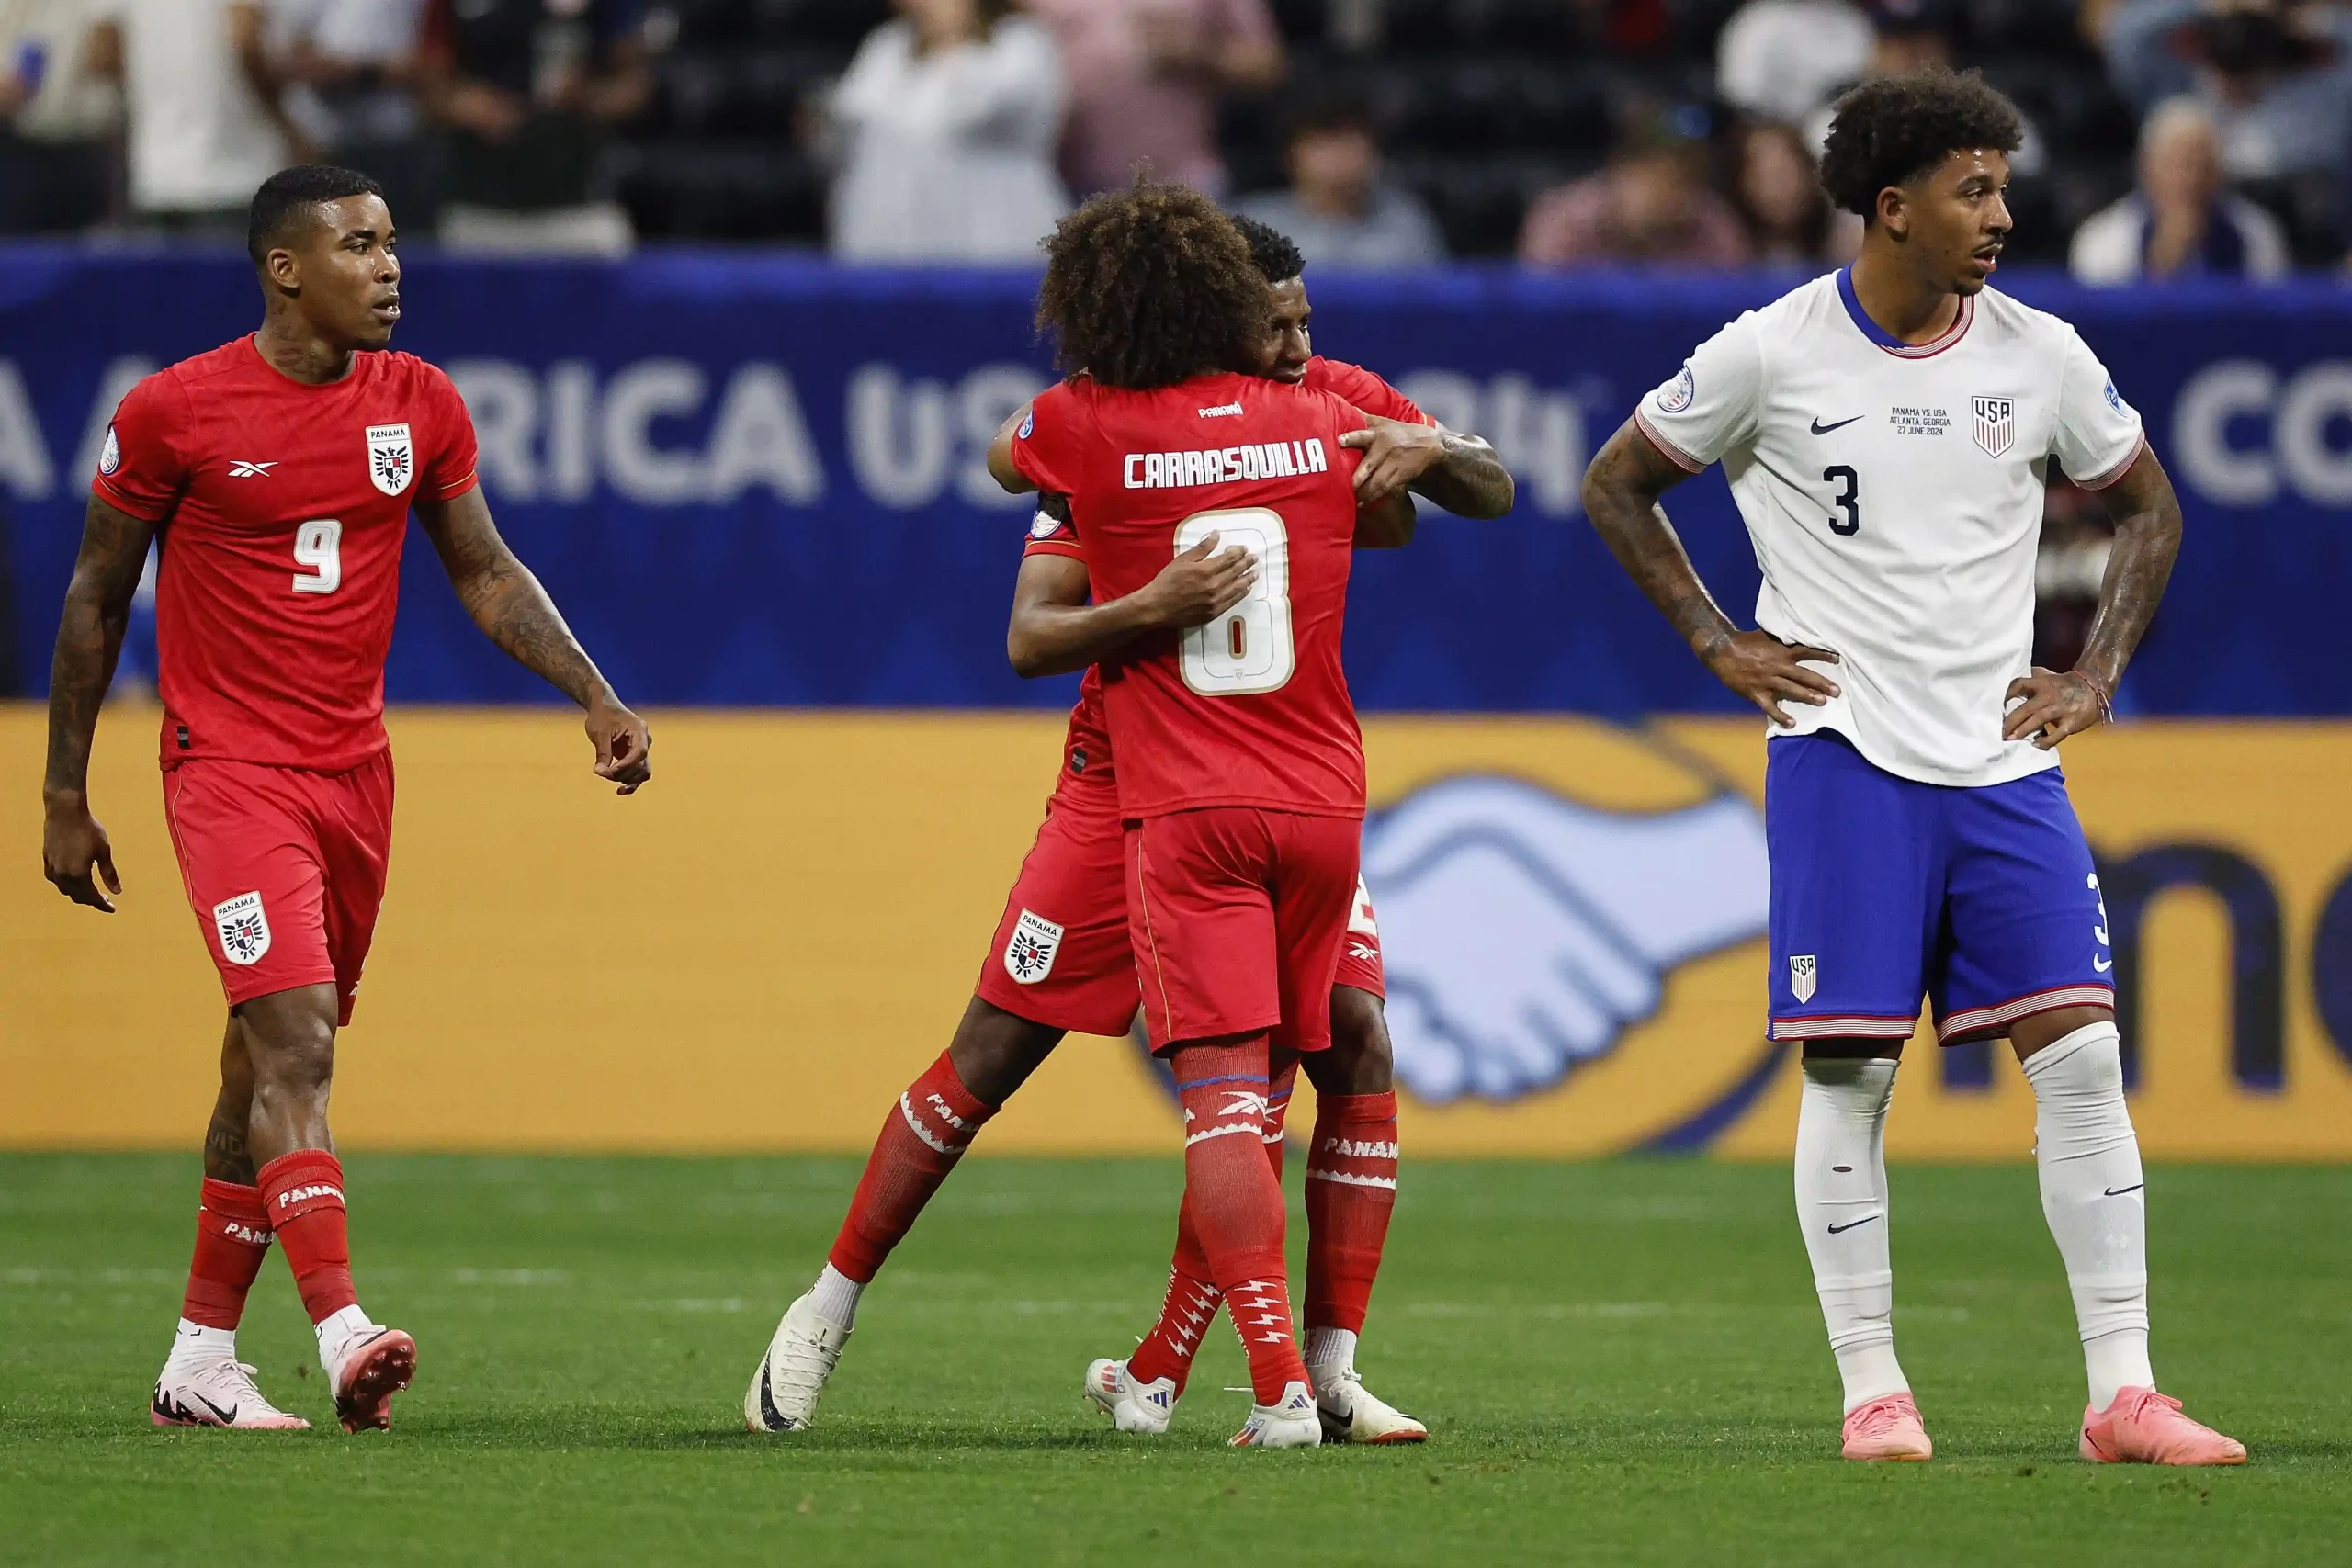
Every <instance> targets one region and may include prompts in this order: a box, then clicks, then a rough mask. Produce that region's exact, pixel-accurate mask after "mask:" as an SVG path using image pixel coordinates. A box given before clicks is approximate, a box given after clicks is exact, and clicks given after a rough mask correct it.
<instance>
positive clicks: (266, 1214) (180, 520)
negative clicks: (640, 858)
mask: <svg viewBox="0 0 2352 1568" xmlns="http://www.w3.org/2000/svg"><path fill="white" fill-rule="evenodd" d="M249 249H250V250H251V253H252V255H253V262H254V271H255V272H256V273H257V274H258V276H259V278H260V282H261V288H262V295H263V299H264V300H265V302H266V308H265V311H264V315H263V320H262V324H261V329H260V330H259V331H258V332H256V333H253V334H251V335H250V336H246V337H242V338H239V339H237V340H236V341H235V342H234V343H231V344H226V345H225V346H223V347H220V348H217V349H214V350H213V351H211V352H210V353H209V354H201V355H197V356H196V357H195V358H193V359H186V360H182V361H181V362H180V363H178V364H176V365H174V366H172V367H169V368H167V369H164V370H162V371H159V372H157V373H156V374H155V375H153V376H150V377H149V378H147V379H145V380H143V381H141V382H140V383H139V385H138V386H136V387H134V388H133V389H131V390H130V393H129V394H128V395H127V396H125V397H124V399H123V400H122V403H121V406H120V407H119V408H118V409H117V410H116V411H115V417H114V423H113V424H112V426H111V427H110V428H109V429H108V431H107V439H106V445H105V447H104V451H103V455H102V456H101V457H100V458H99V460H98V472H97V474H96V478H95V481H94V483H93V486H92V489H91V494H90V504H89V511H88V515H87V518H86V521H85V523H84V525H83V534H82V547H81V554H80V558H78V560H77V561H76V562H75V564H74V581H73V584H72V586H71V587H70V588H69V589H68V590H67V591H66V596H65V609H64V614H63V615H62V617H61V619H60V621H59V623H58V628H57V655H56V663H55V667H54V669H53V671H52V672H51V678H50V690H49V721H50V722H49V767H48V775H47V778H46V780H45V782H44V786H43V790H42V800H43V806H44V808H45V812H46V818H47V822H46V827H45V830H44V833H43V838H42V849H41V854H42V860H43V863H44V865H45V868H46V870H47V873H48V875H49V879H50V880H51V882H52V883H54V884H56V886H57V887H58V890H59V891H60V892H62V893H63V894H64V895H65V896H66V897H70V898H72V899H74V901H75V902H77V903H81V904H86V905H88V906H90V907H91V908H96V909H99V910H109V911H110V910H111V909H112V908H113V907H114V906H113V905H112V904H111V903H110V902H109V901H108V898H107V894H109V893H113V894H119V893H120V892H121V890H122V884H121V880H120V879H119V877H118V876H117V875H116V874H115V867H114V855H113V851H112V849H111V847H110V846H109V845H108V843H107V834H106V829H103V828H101V827H100V826H99V825H98V822H97V819H96V818H95V817H93V816H92V815H91V812H90V802H89V789H88V784H89V759H90V744H91V739H92V737H93V735H94V734H95V732H96V727H97V718H98V708H99V705H100V703H101V702H102V701H103V699H104V698H105V695H106V691H107V682H108V681H109V679H110V678H111V677H112V675H113V672H114V664H115V657H116V655H117V653H118V652H119V650H120V648H121V642H122V633H123V625H124V617H125V615H126V614H127V612H128V610H129V607H130V595H131V591H132V589H133V588H135V587H136V586H137V584H138V581H139V576H140V569H141V564H142V563H143V562H144V560H145V559H146V556H147V549H148V545H149V542H150V541H151V540H154V541H160V542H161V546H162V560H163V565H162V570H161V574H160V576H159V579H158V581H157V585H156V595H155V613H156V638H157V649H158V658H159V674H160V681H159V684H160V686H161V688H162V694H163V701H164V726H163V759H162V760H163V769H164V816H165V819H166V821H167V822H168V824H169V826H170V828H171V833H172V843H173V847H174V848H175V850H176V851H177V852H178V858H179V866H180V876H181V880H182V883H183V885H184V886H185V887H186V889H187V897H188V902H189V903H190V904H191V905H192V906H193V907H194V908H195V910H196V918H197V924H198V927H199V928H200V929H201V930H202V931H203V932H204V939H205V944H206V946H207V947H208V948H209V950H210V952H211V954H212V961H213V964H215V965H216V966H217V967H218V968H219V970H220V982H221V987H222V989H223V991H224V992H225V993H226V995H227V998H228V1004H229V1021H228V1032H227V1033H226V1035H225V1037H224V1038H223V1040H222V1042H221V1046H220V1098H219V1100H218V1101H217V1103H216V1104H215V1106H214V1108H213V1112H212V1122H211V1126H210V1127H209V1129H208V1131H207V1132H206V1134H205V1139H204V1189H203V1199H202V1204H201V1207H200V1209H199V1212H198V1226H197V1243H196V1256H195V1260H194V1262H193V1263H192V1264H191V1266H190V1268H189V1273H188V1284H187V1294H186V1297H185V1299H184V1301H183V1303H182V1306H181V1312H180V1325H179V1332H178V1336H177V1337H176V1339H175V1342H174V1345H173V1348H172V1351H171V1354H170V1356H169V1358H168V1359H166V1361H165V1362H164V1371H163V1374H162V1375H161V1376H160V1377H159V1378H158V1379H157V1380H156V1382H155V1389H154V1393H153V1398H152V1400H151V1402H150V1408H151V1414H152V1417H153V1421H154V1422H155V1424H156V1425H158V1426H194V1427H243V1428H252V1427H304V1426H307V1425H308V1423H307V1422H305V1421H303V1420H302V1419H300V1417H299V1416H289V1415H288V1414H286V1413H284V1412H282V1411H279V1410H277V1409H276V1408H275V1407H274V1406H272V1405H271V1404H270V1403H269V1401H268V1400H266V1399H265V1398H264V1397H263V1396H262V1393H261V1391H260V1390H259V1389H258V1388H257V1387H256V1386H255V1385H254V1381H253V1370H252V1369H251V1368H250V1367H245V1366H242V1365H240V1364H239V1362H238V1360H237V1351H236V1330H237V1322H238V1318H239V1316H240V1314H242V1313H243V1309H244V1302H245V1295H246V1292H248V1291H249V1290H250V1289H251V1287H252V1285H253V1282H254V1279H255V1277H256V1276H257V1275H258V1274H259V1272H260V1269H261V1265H262V1262H263V1260H264V1258H266V1257H267V1255H268V1249H269V1244H270V1242H271V1240H272V1239H273V1237H274V1238H275V1239H277V1241H279V1242H281V1243H283V1244H284V1247H285V1249H286V1260H287V1262H288V1265H289V1266H290V1267H291V1268H292V1269H293V1273H294V1279H295V1283H296V1285H297V1286H298V1287H299V1289H300V1292H301V1296H302V1303H303V1305H304V1306H305V1307H306V1308H307V1309H308V1310H309V1312H310V1314H311V1322H312V1323H313V1324H314V1325H315V1326H316V1328H317V1331H318V1344H319V1361H320V1364H321V1366H322V1367H323V1368H324V1369H325V1371H326V1376H327V1387H328V1390H329V1392H330V1393H332V1395H333V1397H334V1407H335V1414H336V1416H338V1417H339V1418H340V1419H341V1420H342V1423H343V1425H344V1427H345V1429H346V1430H348V1431H355V1432H356V1431H358V1430H360V1429H361V1428H363V1427H389V1426H390V1424H391V1399H392V1395H393V1394H394V1393H397V1392H398V1391H399V1390H401V1389H402V1388H404V1387H406V1386H407V1384H408V1382H409V1379H410V1377H411V1376H412V1374H413V1371H414V1369H415V1364H416V1345H415V1342H414V1341H413V1340H412V1339H411V1338H410V1337H409V1336H408V1335H406V1334H404V1333H402V1332H401V1331H400V1330H399V1329H396V1328H386V1327H382V1326H380V1325H377V1324H376V1323H374V1322H373V1321H371V1320H370V1319H369V1318H368V1314H366V1313H365V1312H363V1311H362V1310H361V1309H360V1306H359V1303H358V1296H357V1294H356V1291H355V1290H354V1288H353V1285H352V1279H351V1257H350V1249H349V1243H348V1239H347V1233H346V1227H345V1206H344V1178H343V1168H342V1166H341V1165H340V1164H339V1163H338V1162H337V1161H336V1159H335V1156H334V1139H333V1137H332V1135H331V1134H329V1132H328V1129H327V1093H328V1088H329V1085H330V1084H331V1083H332V1081H333V1078H334V1046H335V1032H336V1030H337V1029H338V1028H340V1027H341V1026H342V1025H345V1024H347V1023H349V1022H350V1021H351V1012H352V1004H353V1000H354V998H355V995H356V992H357V990H358V987H359V975H360V969H361V967H362V965H363V964H365V963H366V961H367V957H368V943H369V941H370V939H371V938H372V936H373V935H374V933H375V928H376V916H377V911H378V909H379V907H380V905H381V903H382V900H383V896H384V877H385V871H386V864H387V861H388V859H389V856H390V849H391V823H392V762H391V756H390V751H389V750H388V745H389V742H388V740H387V739H386V736H385V733H384V724H383V694H384V656H385V653H386V650H387V649H389V648H390V643H391V637H392V618H393V606H394V602H395V600H396V598H397V596H398V592H399V588H400V559H401V540H402V537H403V536H404V535H405V534H406V532H407V528H408V518H409V513H410V512H411V511H412V509H413V511H414V512H415V513H416V517H417V520H418V522H420V523H421V524H422V525H424V532H425V536H426V537H428V538H429V539H431V540H432V541H433V545H434V547H435V550H436V551H438V552H439V554H440V557H441V562H442V565H443V567H444V568H445V569H446V570H447V572H448V575H449V581H450V583H451V584H452V586H454V587H455V588H456V589H457V591H458V598H459V599H460V600H462V601H463V602H464V604H465V606H466V609H467V611H468V612H469V614H470V615H472V616H473V618H474V621H475V623H476V624H477V625H478V626H481V628H482V630H483V631H484V632H486V633H488V634H489V636H490V637H491V640H492V641H493V642H495V643H497V644H498V646H499V647H501V648H503V649H505V650H506V651H507V652H508V653H510V654H512V655H513V656H514V657H515V659H516V660H519V661H521V662H522V663H523V664H524V665H526V666H527V667H528V668H529V669H531V670H532V671H536V672H537V674H539V675H541V676H543V677H545V678H546V679H547V680H548V682H550V683H551V684H553V685H554V686H555V687H556V688H557V689H558V690H560V691H561V692H562V693H563V694H565V695H567V696H569V697H571V699H572V700H573V701H574V702H576V703H578V704H579V705H581V706H582V707H583V708H585V709H586V710H587V716H588V722H587V728H588V738H589V739H590V741H591V742H593V743H594V747H595V772H596V774H597V776H598V777H600V778H605V779H609V780H612V781H614V782H615V783H616V784H618V785H619V786H620V789H619V793H621V794H622V795H628V794H629V793H631V792H632V791H634V790H636V789H637V788H638V787H639V785H641V784H644V783H645V782H646V781H647V779H649V778H650V776H651V766H650V747H651V744H652V742H651V738H650V735H649V734H648V732H647V730H646V727H645V724H644V721H642V720H641V719H639V717H638V716H636V715H635V714H633V713H631V712H630V711H629V710H628V708H627V707H625V706H624V705H622V703H621V700H620V698H619V697H618V696H616V695H615V694H614V692H613V689H612V687H611V686H610V685H609V684H608V683H607V682H605V678H604V677H603V676H602V675H600V674H599V673H598V672H597V671H596V667H595V665H594V664H593V663H592V662H590V660H589V659H588V656H587V655H586V654H585V653H583V652H582V651H581V648H580V645H579V643H578V642H576V641H575V640H574V639H573V638H572V636H571V631H570V630H569V629H567V628H566V626H564V623H563V617H562V616H561V615H558V614H557V613H556V608H555V606H554V604H551V603H549V602H548V596H547V593H546V592H545V591H544V590H543V589H541V588H540V586H539V583H538V580H537V579H536V578H534V577H533V576H532V575H531V573H530V571H529V570H527V569H526V567H524V565H523V564H522V563H521V562H520V561H518V560H516V559H515V555H514V552H512V551H511V550H509V549H508V548H507V547H506V545H505V543H504V541H503V540H502V539H500V537H499V536H498V530H497V528H496V527H495V526H493V525H492V522H491V516H490V509H489V507H488V506H487V505H486V504H485V503H484V502H483V500H482V494H481V486H480V484H479V483H478V482H477V481H476V479H475V477H474V433H473V424H472V422H471V421H470V420H469V418H468V417H467V413H466V406H465V404H464V403H463V402H462V401H460V400H459V399H458V392H457V389H456V388H455V387H453V386H451V385H450V383H449V378H447V376H444V375H443V374H442V373H441V372H440V371H439V370H437V369H435V368H434V367H432V366H430V365H427V364H426V363H425V362H424V361H423V360H421V359H418V358H416V357H414V356H413V355H406V354H391V353H387V352H383V351H384V350H385V348H386V345H387V344H389V343H390V341H391V336H392V329H393V327H394V326H395V325H396V324H397V323H398V322H399V321H400V314H401V299H400V284H401V264H400V261H399V259H398V256H397V254H396V251H395V235H394V233H393V230H392V220H391V214H390V212H389V211H388V210H387V209H386V208H385V205H384V198H383V193H382V192H381V191H380V190H379V188H378V186H376V183H375V182H374V181H373V180H370V179H368V177H367V176H366V175H359V174H355V173H353V172H352V171H350V170H347V169H336V168H330V167H326V166H323V165H318V164H305V165H302V166H300V167H297V168H292V169H288V170H285V171H284V172H282V173H280V174H277V175H272V176H271V177H270V178H269V179H268V180H267V181H266V183H265V184H264V185H263V186H262V187H261V189H260V190H259V191H258V192H257V193H255V195H254V201H253V209H252V215H251V222H250V228H249ZM101 878H102V879H103V880H104V883H105V887H106V891H104V892H101V891H100V890H99V887H98V886H97V880H98V879H101Z"/></svg>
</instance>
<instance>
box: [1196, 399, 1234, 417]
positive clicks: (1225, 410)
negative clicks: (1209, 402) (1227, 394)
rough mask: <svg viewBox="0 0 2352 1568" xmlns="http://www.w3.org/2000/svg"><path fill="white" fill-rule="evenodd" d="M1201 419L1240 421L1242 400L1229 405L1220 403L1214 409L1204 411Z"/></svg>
mask: <svg viewBox="0 0 2352 1568" xmlns="http://www.w3.org/2000/svg"><path fill="white" fill-rule="evenodd" d="M1201 417H1202V418H1203V419H1227V418H1231V419H1239V418H1240V417H1241V403H1240V400H1238V399H1237V400H1234V401H1232V402H1229V403H1219V404H1217V406H1216V407H1215V408H1213V409H1203V410H1202V411H1201Z"/></svg>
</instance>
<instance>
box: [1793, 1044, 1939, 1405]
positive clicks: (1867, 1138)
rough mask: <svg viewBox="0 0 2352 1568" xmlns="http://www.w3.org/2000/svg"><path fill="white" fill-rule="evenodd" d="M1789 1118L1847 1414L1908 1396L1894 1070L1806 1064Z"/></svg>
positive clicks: (1818, 1061)
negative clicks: (1896, 1238) (1895, 1208)
mask: <svg viewBox="0 0 2352 1568" xmlns="http://www.w3.org/2000/svg"><path fill="white" fill-rule="evenodd" d="M1894 1069H1895V1063H1894V1061H1893V1060H1891V1059H1887V1058H1880V1057H1867V1058H1865V1057H1852V1056H1820V1057H1815V1056H1810V1055H1809V1056H1807V1057H1806V1058H1805V1059H1804V1086H1803V1088H1802V1089H1801V1091H1800V1096H1799V1102H1798V1111H1797V1152H1796V1201H1797V1219H1798V1222H1799V1223H1800V1224H1802V1225H1803V1226H1804V1247H1805V1252H1806V1254H1807V1255H1808V1256H1809V1257H1810V1258H1811V1259H1812V1262H1813V1281H1814V1290H1815V1292H1816V1293H1817V1294H1818V1295H1819V1296H1820V1298H1821V1315H1822V1319H1823V1322H1824V1323H1825V1324H1826V1325H1827V1327H1828V1330H1829V1348H1830V1350H1831V1351H1832V1352H1833V1353H1834V1354H1835V1355H1836V1356H1837V1358H1838V1375H1839V1377H1840V1378H1841V1379H1842V1380H1843V1382H1844V1383H1845V1391H1846V1392H1845V1408H1846V1410H1847V1412H1848V1413H1849V1415H1850V1414H1851V1413H1853V1412H1854V1411H1856V1410H1859V1409H1860V1408H1861V1407H1862V1406H1863V1405H1866V1404H1870V1403H1871V1402H1872V1401H1873V1400H1879V1399H1883V1398H1886V1397H1887V1396H1889V1395H1892V1394H1899V1393H1907V1392H1908V1391H1909V1389H1910V1386H1911V1385H1910V1383H1909V1382H1908V1381H1907V1380H1906V1379H1905V1377H1904V1375H1903V1367H1902V1363H1901V1362H1899V1361H1897V1360H1896V1359H1895V1355H1894V1265H1893V1261H1892V1255H1891V1253H1890V1251H1889V1249H1888V1246H1887V1191H1886V1111H1887V1106H1888V1103H1889V1101H1890V1100H1892V1098H1893V1096H1894Z"/></svg>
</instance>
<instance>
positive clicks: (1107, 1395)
mask: <svg viewBox="0 0 2352 1568" xmlns="http://www.w3.org/2000/svg"><path fill="white" fill-rule="evenodd" d="M1086 1397H1087V1398H1089V1399H1091V1400H1092V1401H1093V1402H1094V1406H1095V1408H1096V1409H1098V1410H1100V1411H1102V1412H1103V1415H1105V1416H1109V1417H1110V1418H1111V1425H1112V1427H1114V1428H1115V1429H1117V1430H1119V1431H1122V1432H1136V1433H1139V1434H1141V1435H1142V1436H1144V1437H1147V1438H1156V1437H1158V1436H1159V1435H1160V1434H1161V1433H1162V1432H1165V1431H1166V1430H1168V1423H1169V1422H1170V1420H1172V1419H1174V1417H1175V1415H1176V1380H1175V1379H1174V1378H1156V1379H1154V1380H1153V1381H1151V1382H1136V1376H1135V1374H1134V1373H1133V1372H1130V1371H1127V1364H1126V1362H1125V1361H1114V1360H1111V1359H1108V1358H1105V1359H1102V1360H1099V1361H1096V1362H1094V1363H1093V1364H1092V1365H1091V1366H1089V1367H1088V1368H1087V1369H1086Z"/></svg>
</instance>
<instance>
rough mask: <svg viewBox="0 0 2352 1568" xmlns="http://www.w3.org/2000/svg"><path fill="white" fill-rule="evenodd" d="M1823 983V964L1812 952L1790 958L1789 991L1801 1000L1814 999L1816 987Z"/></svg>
mask: <svg viewBox="0 0 2352 1568" xmlns="http://www.w3.org/2000/svg"><path fill="white" fill-rule="evenodd" d="M1820 984H1821V965H1820V964H1819V963H1817V962H1816V961H1815V955H1814V954H1812V953H1797V954H1794V955H1793V956H1792V957H1791V958H1790V959H1789V991H1790V993H1791V994H1792V995H1793V996H1794V997H1795V998H1796V999H1797V1000H1798V1001H1800V1002H1809V1001H1811V1000H1813V993H1814V989H1815V987H1817V986H1819V985H1820Z"/></svg>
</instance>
